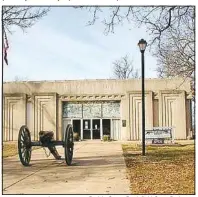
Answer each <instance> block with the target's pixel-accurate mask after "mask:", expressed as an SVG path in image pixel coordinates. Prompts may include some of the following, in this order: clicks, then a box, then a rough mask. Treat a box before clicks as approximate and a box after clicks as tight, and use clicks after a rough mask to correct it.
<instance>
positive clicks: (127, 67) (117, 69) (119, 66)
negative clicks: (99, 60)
mask: <svg viewBox="0 0 198 197" xmlns="http://www.w3.org/2000/svg"><path fill="white" fill-rule="evenodd" d="M113 65H114V67H113V73H114V76H115V77H116V78H117V79H129V78H138V76H139V74H138V70H137V69H136V70H135V69H134V67H133V62H132V61H131V60H129V57H128V55H125V56H124V57H121V59H119V60H116V61H114V62H113Z"/></svg>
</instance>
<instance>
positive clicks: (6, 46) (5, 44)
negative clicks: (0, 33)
mask: <svg viewBox="0 0 198 197" xmlns="http://www.w3.org/2000/svg"><path fill="white" fill-rule="evenodd" d="M8 49H9V45H8V39H7V36H6V34H5V40H4V61H5V63H6V64H7V65H8V57H7V55H8V54H7V50H8Z"/></svg>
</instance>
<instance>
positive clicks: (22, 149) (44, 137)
mask: <svg viewBox="0 0 198 197" xmlns="http://www.w3.org/2000/svg"><path fill="white" fill-rule="evenodd" d="M39 134H40V135H39V140H38V141H31V134H30V131H29V129H28V127H27V126H26V125H23V126H21V128H20V130H19V135H18V154H19V159H20V161H21V163H22V164H23V165H24V166H29V164H30V160H31V153H32V147H34V146H41V147H47V148H48V149H49V150H50V152H51V153H52V154H53V155H54V157H55V158H56V156H57V155H56V154H57V151H56V148H55V147H56V146H63V148H64V151H65V162H66V164H67V165H71V164H72V158H73V148H74V142H73V128H72V125H71V124H69V125H68V126H67V128H66V130H65V133H64V137H63V140H62V141H56V140H54V139H53V132H51V131H40V132H39ZM56 159H60V158H59V157H58V158H56Z"/></svg>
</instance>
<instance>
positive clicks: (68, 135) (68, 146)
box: [64, 124, 74, 165]
mask: <svg viewBox="0 0 198 197" xmlns="http://www.w3.org/2000/svg"><path fill="white" fill-rule="evenodd" d="M64 147H65V161H66V163H67V165H71V163H72V158H73V149H74V141H73V128H72V125H71V124H69V125H67V128H66V131H65V144H64Z"/></svg>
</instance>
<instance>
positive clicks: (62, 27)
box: [3, 7, 157, 81]
mask: <svg viewBox="0 0 198 197" xmlns="http://www.w3.org/2000/svg"><path fill="white" fill-rule="evenodd" d="M90 19H91V14H90V13H89V12H88V11H87V10H81V9H74V8H72V7H54V8H51V11H50V12H49V13H48V15H47V16H45V17H44V18H43V19H42V20H40V21H38V22H37V23H36V24H35V25H34V26H33V27H32V28H30V29H28V30H27V32H26V33H23V32H22V31H21V30H20V29H17V30H15V32H14V33H13V34H12V35H8V37H9V45H10V48H9V51H8V61H9V65H8V66H6V65H5V66H4V73H3V79H4V81H12V80H15V78H18V79H21V80H31V81H37V80H71V79H109V78H112V77H113V74H112V67H113V64H112V62H113V61H114V60H116V59H119V58H120V57H122V56H124V55H126V54H128V55H129V56H130V58H131V59H133V63H134V67H135V68H137V69H139V71H141V59H140V58H141V56H140V52H139V48H138V46H137V43H138V41H139V40H140V39H141V38H144V39H147V40H148V39H149V35H147V32H146V31H145V29H143V28H139V29H138V28H135V27H134V26H133V25H131V24H124V25H123V26H117V27H116V29H115V33H114V34H108V35H105V34H104V26H103V24H102V23H100V22H98V23H96V24H95V25H93V26H87V25H86V24H87V22H88V21H89V20H90ZM155 69H156V59H155V58H153V57H152V56H151V54H150V53H149V51H148V50H147V51H146V53H145V76H146V78H156V77H157V73H156V71H155Z"/></svg>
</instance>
